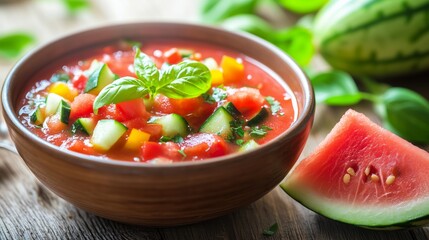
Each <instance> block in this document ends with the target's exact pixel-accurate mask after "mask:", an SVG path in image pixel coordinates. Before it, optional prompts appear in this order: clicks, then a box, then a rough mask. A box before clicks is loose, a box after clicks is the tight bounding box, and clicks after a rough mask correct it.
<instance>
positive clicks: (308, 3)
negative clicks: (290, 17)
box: [277, 0, 328, 14]
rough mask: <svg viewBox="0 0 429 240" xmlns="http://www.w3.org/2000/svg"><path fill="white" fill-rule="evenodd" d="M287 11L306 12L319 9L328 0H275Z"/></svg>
mask: <svg viewBox="0 0 429 240" xmlns="http://www.w3.org/2000/svg"><path fill="white" fill-rule="evenodd" d="M277 1H278V2H279V3H280V4H281V5H282V6H283V7H284V8H286V9H287V10H289V11H292V12H295V13H300V14H306V13H311V12H315V11H317V10H319V9H320V8H322V7H323V6H324V5H325V4H326V3H327V2H328V0H277Z"/></svg>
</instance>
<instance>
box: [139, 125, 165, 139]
mask: <svg viewBox="0 0 429 240" xmlns="http://www.w3.org/2000/svg"><path fill="white" fill-rule="evenodd" d="M140 130H142V131H145V132H147V133H149V134H150V140H151V141H158V140H159V139H160V138H161V136H162V125H161V124H156V123H148V124H146V125H145V126H143V127H141V128H140Z"/></svg>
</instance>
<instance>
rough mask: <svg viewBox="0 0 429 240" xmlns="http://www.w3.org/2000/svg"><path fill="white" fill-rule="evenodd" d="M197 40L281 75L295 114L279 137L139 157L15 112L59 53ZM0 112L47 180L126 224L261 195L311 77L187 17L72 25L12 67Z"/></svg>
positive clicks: (280, 168)
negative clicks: (175, 157) (239, 148)
mask: <svg viewBox="0 0 429 240" xmlns="http://www.w3.org/2000/svg"><path fill="white" fill-rule="evenodd" d="M142 37H143V38H146V39H154V40H156V39H177V40H190V41H202V42H205V43H210V44H215V45H219V46H223V47H225V48H229V49H232V50H235V51H237V52H241V53H244V54H245V55H247V56H250V57H252V58H254V59H256V60H258V61H259V62H261V63H263V64H265V65H266V66H267V67H269V68H271V70H273V71H274V72H275V73H277V74H278V75H279V76H280V77H281V78H282V79H284V81H286V82H287V84H288V85H289V87H290V88H291V90H292V91H293V93H295V95H296V99H297V109H298V117H297V120H296V122H294V123H293V125H292V126H291V127H290V128H289V129H288V130H287V131H285V132H284V133H282V134H281V135H280V136H279V137H277V138H275V139H274V140H273V141H271V142H269V143H267V144H265V145H263V146H262V147H260V148H258V149H256V150H252V151H249V152H246V153H240V154H233V155H229V156H224V157H219V158H213V159H209V160H205V161H197V162H183V163H174V164H163V165H154V164H142V163H133V162H123V161H117V160H108V159H101V158H98V157H94V156H88V155H83V154H79V153H75V152H71V151H69V150H64V149H61V148H59V147H57V146H54V145H51V144H49V143H48V142H45V141H44V140H42V139H40V138H38V137H37V136H35V135H34V134H32V133H31V132H30V131H29V130H27V129H26V128H25V127H24V126H23V125H22V124H21V123H20V121H19V120H18V118H17V105H18V103H19V101H20V99H19V96H20V93H21V91H22V89H24V86H25V85H26V84H27V80H28V79H31V78H32V75H33V74H34V73H36V72H37V71H38V70H39V69H41V68H42V67H43V66H45V65H47V64H48V63H50V62H52V61H55V60H57V59H60V58H62V57H64V56H66V55H67V54H70V53H75V52H77V51H81V50H82V49H85V48H90V47H93V46H97V45H99V44H105V43H106V42H109V41H114V40H119V39H124V38H131V39H132V38H142ZM2 104H3V111H4V117H5V119H6V123H7V125H8V128H9V131H10V135H11V138H12V140H13V141H14V143H15V145H16V148H17V150H18V152H19V154H20V155H21V157H22V159H24V161H25V163H26V164H27V166H28V167H29V168H30V170H31V171H32V172H33V173H34V175H35V176H36V177H37V178H38V179H39V180H40V182H42V183H43V184H44V185H45V186H46V187H47V188H49V189H50V190H52V191H53V192H54V193H56V194H57V195H58V196H60V197H62V198H64V199H65V200H67V201H69V202H70V203H72V204H74V205H75V206H77V207H79V208H81V209H84V210H86V211H88V212H92V213H94V214H96V215H99V216H102V217H105V218H109V219H113V220H117V221H121V222H126V223H133V224H142V225H150V226H172V225H182V224H188V223H194V222H198V221H202V220H206V219H210V218H214V217H217V216H220V215H223V214H226V213H228V212H231V211H232V210H233V209H236V208H237V207H240V206H244V205H247V204H250V203H252V202H254V201H255V200H257V199H259V198H261V197H262V196H264V195H265V194H266V193H268V192H269V191H270V190H272V189H273V188H274V187H276V186H277V184H279V183H280V182H281V181H282V179H283V178H284V177H285V175H286V174H287V173H288V171H289V170H290V168H291V167H292V165H293V164H294V163H295V162H296V160H297V159H298V157H299V155H300V153H301V151H302V149H303V147H304V145H305V142H306V140H307V137H308V135H309V132H310V128H311V125H312V121H313V115H314V96H313V91H312V88H311V85H310V83H309V81H308V80H307V78H306V76H305V75H304V73H303V72H302V71H301V70H300V68H299V67H298V66H297V65H296V64H295V63H294V62H293V61H292V60H291V59H290V58H289V57H288V56H286V55H285V54H284V53H283V52H281V51H280V50H278V49H277V48H275V47H273V46H272V45H270V44H269V43H267V42H265V41H263V40H261V39H259V38H256V37H253V36H250V35H248V34H237V33H232V32H229V31H225V30H221V29H217V28H212V27H206V26H199V25H190V24H176V23H134V24H124V25H114V26H107V27H102V28H98V29H93V30H89V31H84V32H80V33H77V34H74V35H71V36H67V37H64V38H62V39H59V40H56V41H54V42H52V43H50V44H47V45H45V46H43V47H41V48H39V49H37V50H35V51H33V52H32V53H30V54H29V55H27V56H26V57H24V58H23V59H21V60H20V61H19V62H18V63H17V65H16V66H15V67H14V68H13V69H12V71H11V72H10V74H9V75H8V77H7V78H6V80H5V83H4V85H3V89H2Z"/></svg>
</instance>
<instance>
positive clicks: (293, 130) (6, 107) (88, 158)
mask: <svg viewBox="0 0 429 240" xmlns="http://www.w3.org/2000/svg"><path fill="white" fill-rule="evenodd" d="M131 25H135V26H139V27H141V26H150V25H157V26H161V27H163V26H165V27H167V26H174V27H187V28H195V29H208V30H211V31H215V32H216V31H217V32H219V33H221V32H222V33H224V34H229V35H234V36H235V37H238V38H241V39H244V40H245V41H248V42H249V41H250V42H254V43H256V44H258V45H261V46H262V47H264V48H265V49H267V50H268V51H271V52H272V53H274V54H275V55H276V56H278V57H279V58H281V59H282V61H283V62H284V63H286V64H287V65H289V67H290V68H291V69H292V71H293V72H294V73H295V74H296V75H297V79H299V84H300V86H301V88H302V89H303V90H304V91H303V96H304V100H305V101H304V102H303V108H302V110H301V111H300V112H299V114H297V118H296V119H295V121H294V122H293V123H292V125H291V126H290V127H289V128H287V129H286V131H284V132H282V133H281V134H280V135H278V136H276V137H275V138H274V139H272V140H270V141H269V142H267V143H265V144H264V145H262V146H261V147H260V148H258V149H252V150H250V151H247V152H244V153H237V152H236V153H232V154H228V155H225V156H221V157H215V158H210V159H205V160H198V161H184V162H174V163H167V164H162V163H156V164H147V163H142V162H131V161H122V160H117V159H110V158H106V157H100V156H93V155H87V154H83V153H78V152H74V151H71V150H68V149H64V148H61V147H59V146H56V145H54V144H51V143H49V142H47V141H45V140H43V139H42V138H39V137H38V136H36V135H35V134H33V133H32V132H31V131H30V130H29V129H27V128H26V127H25V126H24V125H23V124H22V123H21V122H20V121H19V120H18V118H17V115H18V114H17V113H16V112H15V110H14V106H12V99H11V96H10V95H11V94H8V92H9V89H10V88H11V85H12V80H11V79H12V76H13V75H15V73H16V72H18V71H19V70H20V68H21V65H23V64H26V63H27V62H28V61H31V58H32V56H33V55H34V54H36V53H37V52H39V51H42V50H43V49H44V48H47V47H49V45H51V44H54V43H58V42H61V41H64V40H65V39H68V38H76V37H78V36H79V35H85V34H89V33H91V32H93V31H101V30H107V29H117V28H121V27H124V26H131ZM219 46H220V47H222V46H221V45H219ZM85 47H88V45H87V46H82V48H85ZM243 54H245V55H246V53H243ZM261 63H262V64H264V63H263V62H261ZM1 95H2V96H1V99H2V107H3V113H4V117H5V118H6V117H7V118H9V120H10V122H11V123H12V125H13V126H14V129H15V130H16V131H17V132H19V134H20V135H22V136H25V137H26V138H27V139H28V140H29V141H31V142H35V143H37V144H39V145H40V146H42V147H43V148H44V149H49V150H50V151H53V152H55V153H58V154H59V155H61V156H65V157H61V159H62V160H63V161H73V162H74V163H76V164H81V165H85V166H87V167H88V166H97V167H103V168H104V167H107V168H108V169H113V170H115V169H117V170H119V167H121V168H125V169H129V168H132V169H153V168H156V169H158V168H161V169H171V168H173V169H177V168H182V167H185V168H189V167H198V166H199V167H201V166H207V165H212V164H217V163H225V162H230V163H231V162H233V161H235V160H236V161H238V160H239V159H241V158H243V157H246V156H250V155H252V154H254V151H260V150H261V149H270V148H273V147H275V145H276V143H277V142H279V141H281V140H282V139H288V138H292V137H293V136H295V135H297V134H298V132H300V131H301V130H302V129H303V128H305V127H306V125H307V123H308V122H309V121H311V119H312V118H313V116H314V111H315V96H314V91H313V88H312V85H311V83H310V80H309V79H308V77H307V76H306V74H305V73H304V72H303V71H302V69H301V68H300V67H299V66H298V65H297V64H296V63H295V61H294V60H292V58H291V57H290V56H288V55H287V54H286V53H284V52H283V51H281V50H280V49H279V48H277V47H275V46H274V45H273V44H271V43H269V42H267V41H265V40H263V39H261V38H259V37H256V36H254V35H252V34H249V33H246V32H233V31H230V30H227V29H223V28H220V27H215V26H209V25H204V24H197V23H183V22H174V23H173V22H163V21H161V22H158V21H148V22H133V23H119V24H108V25H104V26H99V27H93V28H89V29H85V30H79V31H76V32H74V33H70V34H67V35H64V36H61V37H59V38H56V39H53V40H51V41H48V42H46V43H45V44H42V45H40V46H38V47H36V48H34V49H33V50H31V51H29V52H28V53H27V54H25V55H24V56H23V57H22V58H21V59H19V60H18V61H17V62H16V63H15V65H14V66H13V67H12V69H11V70H10V71H9V73H8V74H7V76H6V78H5V80H4V83H3V86H2V91H1ZM6 122H7V121H6ZM8 128H11V126H8ZM57 156H58V155H57ZM237 156H240V157H237ZM76 159H79V161H76ZM112 166H113V167H114V168H110V167H112Z"/></svg>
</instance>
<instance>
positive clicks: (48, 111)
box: [45, 93, 64, 117]
mask: <svg viewBox="0 0 429 240" xmlns="http://www.w3.org/2000/svg"><path fill="white" fill-rule="evenodd" d="M61 101H64V98H63V97H61V96H60V95H58V94H55V93H49V94H48V96H46V108H45V116H47V117H48V116H52V115H54V114H55V113H56V112H57V109H58V106H60V103H61Z"/></svg>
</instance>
